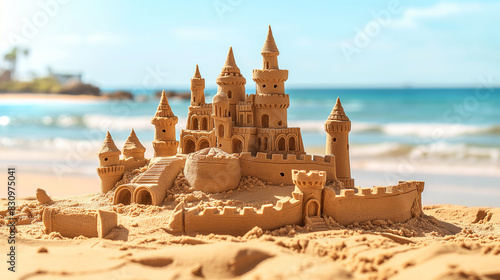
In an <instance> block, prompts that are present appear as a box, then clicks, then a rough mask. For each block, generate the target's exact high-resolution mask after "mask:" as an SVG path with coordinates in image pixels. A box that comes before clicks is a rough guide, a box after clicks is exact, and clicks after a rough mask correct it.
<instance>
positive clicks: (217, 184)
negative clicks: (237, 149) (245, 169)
mask: <svg viewBox="0 0 500 280" xmlns="http://www.w3.org/2000/svg"><path fill="white" fill-rule="evenodd" d="M184 175H185V176H186V179H187V180H188V182H189V184H190V185H191V186H192V187H194V188H195V190H197V191H203V192H206V193H216V192H224V191H228V190H234V189H236V188H237V187H238V183H239V182H240V179H241V168H240V160H239V158H238V155H237V154H228V153H225V152H224V151H222V150H221V149H219V148H205V149H203V150H200V151H198V152H196V153H192V154H190V155H189V156H188V158H187V159H186V165H185V167H184Z"/></svg>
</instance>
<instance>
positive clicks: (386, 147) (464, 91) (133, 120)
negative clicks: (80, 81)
mask: <svg viewBox="0 0 500 280" xmlns="http://www.w3.org/2000/svg"><path fill="white" fill-rule="evenodd" d="M132 92H133V93H134V94H136V95H139V94H141V95H144V96H145V97H146V99H145V100H144V101H141V102H131V101H96V100H63V99H61V100H57V101H55V100H42V99H30V100H26V99H8V100H5V99H4V100H1V101H0V102H1V103H0V150H1V151H6V150H8V151H16V150H19V151H23V153H29V152H32V153H33V154H34V155H35V154H36V153H43V151H45V152H47V153H50V154H54V155H56V154H60V155H65V154H68V153H70V152H71V153H74V154H76V155H77V156H78V155H80V156H81V157H82V158H84V159H87V158H89V159H90V158H93V157H95V158H97V157H96V156H95V153H97V150H98V148H99V147H100V145H101V143H102V140H103V139H104V135H105V132H106V130H109V131H110V133H111V134H112V136H113V138H114V139H115V142H116V143H117V145H118V147H121V145H123V143H124V142H125V140H126V138H127V136H128V135H129V133H130V130H131V129H132V128H134V129H135V131H136V133H137V135H138V137H139V139H140V140H141V142H142V143H143V144H144V145H145V146H146V148H147V149H148V151H147V154H148V155H152V151H151V141H152V140H153V125H152V124H151V123H150V120H151V117H152V116H153V115H154V113H155V111H156V107H157V106H158V102H159V100H158V99H156V98H154V92H153V91H138V90H132ZM286 92H287V93H288V94H289V95H290V107H289V109H288V126H289V127H296V126H298V127H300V128H301V131H302V137H303V142H304V146H305V148H306V151H308V150H310V151H312V152H311V153H313V154H321V153H324V145H325V141H326V134H325V132H324V130H323V123H324V121H325V120H326V118H327V117H328V115H329V114H330V111H331V110H332V107H333V106H334V104H335V100H336V98H337V97H340V100H341V102H342V105H343V107H344V110H345V112H346V114H347V116H348V117H349V118H350V120H351V122H352V131H351V133H350V135H349V137H350V147H351V148H350V151H351V162H352V168H353V178H354V179H356V180H357V183H356V185H358V183H361V184H365V185H364V186H371V185H375V184H377V183H378V184H388V183H389V181H390V179H394V180H398V179H418V180H424V181H425V180H426V176H434V177H435V176H448V177H446V178H448V179H449V182H451V183H450V184H448V185H453V186H458V185H460V184H462V187H463V188H465V192H466V193H467V189H468V188H475V189H478V188H483V191H484V190H487V191H486V193H489V192H490V193H493V194H494V195H493V197H491V196H490V197H488V198H486V200H487V201H489V202H488V203H487V204H488V205H491V206H495V205H496V206H500V89H490V88H450V89H446V88H439V89H434V88H422V89H421V88H401V89H382V88H374V89H369V88H366V89H287V91H286ZM215 93H216V90H215V89H212V90H206V95H207V97H206V100H207V102H210V101H211V99H212V97H213V95H214V94H215ZM169 102H170V105H171V107H172V109H173V112H174V114H176V115H177V116H178V117H179V124H178V125H177V129H176V132H177V135H179V133H180V130H181V129H182V128H184V127H185V125H186V116H187V111H188V106H189V100H179V99H170V100H169ZM10 154H11V153H10ZM28 155H29V154H28ZM0 161H1V163H3V164H7V162H14V163H15V164H18V165H29V166H32V167H33V169H34V170H35V169H37V168H42V169H43V168H44V166H47V165H50V158H49V159H45V160H38V159H37V160H33V159H31V158H30V157H29V156H28V158H5V157H3V156H2V158H1V159H0ZM96 162H97V160H95V161H86V160H82V161H81V164H82V167H81V168H78V170H80V171H81V170H83V171H81V172H83V173H84V174H87V175H89V176H95V163H96ZM405 168H406V169H413V171H412V172H403V171H401V169H405ZM377 172H378V173H377ZM377 174H378V175H377ZM380 174H386V175H387V174H393V175H390V176H389V175H388V176H385V177H384V178H382V179H381V178H380ZM394 174H396V175H394ZM356 175H357V176H358V177H359V178H356ZM416 175H418V176H416ZM413 176H415V177H418V178H413ZM460 176H468V178H471V177H472V178H476V179H477V180H476V182H482V183H481V185H482V186H472V185H473V184H474V183H473V181H471V182H470V183H467V184H465V183H464V180H460V179H457V178H459V177H460ZM446 178H445V179H443V180H441V181H440V184H441V185H446V184H445V182H447V181H446ZM370 180H375V181H376V182H373V183H372V181H370ZM481 180H482V181H481ZM437 181H439V180H437ZM465 181H467V180H465ZM483 181H484V182H483ZM467 182H468V181H467ZM393 183H395V182H393ZM450 191H452V190H450V187H449V186H448V187H447V189H446V192H443V197H442V198H439V199H436V196H433V197H432V198H433V199H434V200H435V201H434V200H433V201H432V203H454V202H456V201H447V200H446V197H445V193H449V192H450ZM462 191H463V190H462ZM472 191H473V190H472V189H471V190H470V191H469V193H471V192H472ZM474 192H477V191H474ZM424 193H425V192H424ZM437 197H439V196H437ZM482 197H485V196H484V195H483V196H482ZM483 202H484V201H483ZM459 203H461V204H464V205H465V204H467V199H466V197H462V200H459ZM468 204H469V205H475V204H477V203H468ZM481 205H483V206H484V203H483V204H481Z"/></svg>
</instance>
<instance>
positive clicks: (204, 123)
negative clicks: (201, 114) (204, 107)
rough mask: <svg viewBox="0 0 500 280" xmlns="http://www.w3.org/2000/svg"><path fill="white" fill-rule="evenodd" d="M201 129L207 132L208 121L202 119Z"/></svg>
mask: <svg viewBox="0 0 500 280" xmlns="http://www.w3.org/2000/svg"><path fill="white" fill-rule="evenodd" d="M201 129H202V130H208V120H207V118H203V119H202V120H201Z"/></svg>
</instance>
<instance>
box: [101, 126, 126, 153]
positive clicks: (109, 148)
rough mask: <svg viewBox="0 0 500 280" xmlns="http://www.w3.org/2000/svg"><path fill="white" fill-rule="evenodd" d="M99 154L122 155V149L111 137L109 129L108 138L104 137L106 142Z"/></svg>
mask: <svg viewBox="0 0 500 280" xmlns="http://www.w3.org/2000/svg"><path fill="white" fill-rule="evenodd" d="M98 154H99V155H103V156H111V155H118V156H119V155H120V154H121V152H120V150H119V149H118V148H117V147H116V145H115V141H113V138H112V137H111V134H110V133H109V131H108V132H107V133H106V138H104V142H103V143H102V146H101V149H100V150H99V153H98Z"/></svg>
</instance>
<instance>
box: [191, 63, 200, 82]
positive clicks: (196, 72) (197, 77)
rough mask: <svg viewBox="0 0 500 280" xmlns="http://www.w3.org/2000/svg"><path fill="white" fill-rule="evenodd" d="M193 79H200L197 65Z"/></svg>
mask: <svg viewBox="0 0 500 280" xmlns="http://www.w3.org/2000/svg"><path fill="white" fill-rule="evenodd" d="M193 79H201V74H200V69H199V68H198V64H196V71H195V72H194V76H193Z"/></svg>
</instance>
